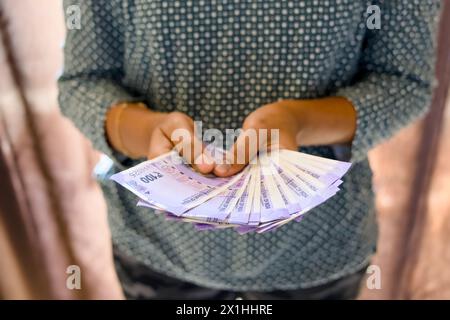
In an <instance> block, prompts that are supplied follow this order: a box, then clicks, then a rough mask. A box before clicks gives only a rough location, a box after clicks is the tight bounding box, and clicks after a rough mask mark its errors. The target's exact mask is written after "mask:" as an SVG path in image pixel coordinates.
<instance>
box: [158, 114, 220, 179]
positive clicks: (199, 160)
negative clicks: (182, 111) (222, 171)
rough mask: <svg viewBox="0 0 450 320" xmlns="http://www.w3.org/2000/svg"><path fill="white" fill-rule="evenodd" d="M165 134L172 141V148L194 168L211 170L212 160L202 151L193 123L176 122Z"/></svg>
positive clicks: (203, 170)
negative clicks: (175, 125)
mask: <svg viewBox="0 0 450 320" xmlns="http://www.w3.org/2000/svg"><path fill="white" fill-rule="evenodd" d="M191 121H192V120H191ZM163 131H164V129H163ZM165 134H166V136H169V134H170V138H169V139H170V141H171V142H172V145H173V148H174V149H175V150H176V151H177V152H178V153H179V154H180V155H181V156H182V157H183V158H184V159H185V160H186V162H187V163H189V164H190V165H191V166H192V167H193V168H194V169H195V170H197V171H199V172H201V173H204V174H206V173H210V172H212V171H213V169H214V161H213V160H212V158H211V157H210V156H209V155H207V154H206V152H205V151H204V146H203V143H202V142H201V141H200V140H199V139H198V138H197V137H195V133H194V125H193V123H190V122H184V123H178V125H177V127H176V128H172V127H169V128H168V130H167V132H165Z"/></svg>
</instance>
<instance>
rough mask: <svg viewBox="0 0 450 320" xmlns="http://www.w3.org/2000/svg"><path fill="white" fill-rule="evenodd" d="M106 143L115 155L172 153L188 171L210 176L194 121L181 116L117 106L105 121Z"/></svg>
mask: <svg viewBox="0 0 450 320" xmlns="http://www.w3.org/2000/svg"><path fill="white" fill-rule="evenodd" d="M106 133H107V135H108V139H109V142H110V143H111V145H112V146H113V147H114V148H115V149H116V150H118V151H119V152H121V153H123V154H125V155H127V156H129V157H132V158H142V157H147V158H148V159H153V158H156V157H158V156H160V155H162V154H165V153H167V152H170V151H171V150H176V151H177V152H178V153H179V154H180V155H181V156H182V157H183V158H185V159H186V161H187V162H188V163H189V164H191V165H192V167H193V168H194V169H195V170H197V171H199V172H201V173H204V174H207V173H211V172H212V171H213V170H214V168H215V165H214V161H213V160H212V158H211V157H210V156H208V155H207V154H206V153H205V151H204V146H203V143H202V142H201V141H200V140H199V139H198V138H197V137H195V134H194V121H193V120H192V119H191V118H190V117H189V116H188V115H186V114H184V113H181V112H169V113H165V112H156V111H152V110H150V109H148V108H147V107H145V105H143V104H135V103H128V104H119V105H116V106H113V107H111V109H110V110H109V111H108V113H107V117H106Z"/></svg>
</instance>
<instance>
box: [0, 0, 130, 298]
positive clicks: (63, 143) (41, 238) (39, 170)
mask: <svg viewBox="0 0 450 320" xmlns="http://www.w3.org/2000/svg"><path fill="white" fill-rule="evenodd" d="M0 6H1V9H2V11H3V13H4V15H5V17H6V21H7V28H6V32H7V33H8V35H9V39H10V40H11V44H12V46H11V49H12V50H11V51H12V52H13V57H14V60H15V61H16V65H17V66H18V68H19V76H20V86H19V87H18V86H17V83H15V81H14V77H13V75H12V71H11V70H12V68H11V65H8V63H7V62H6V56H5V54H6V51H5V48H4V46H3V45H2V46H1V47H0V62H1V71H0V74H1V77H0V107H1V109H0V111H1V113H0V115H1V118H2V119H1V120H2V125H3V126H2V127H1V128H0V129H2V130H0V133H1V136H0V139H1V140H0V141H1V151H2V152H3V153H4V155H5V156H6V159H7V161H6V162H7V163H9V169H10V171H11V174H12V176H13V178H14V179H15V180H16V181H18V183H16V184H15V186H16V190H15V191H16V193H17V195H18V199H19V200H20V203H22V205H21V206H22V209H23V215H24V216H23V217H18V216H17V217H15V216H14V215H15V214H16V213H15V212H0V213H1V214H2V215H1V216H0V229H1V227H2V217H3V219H4V220H5V221H6V220H8V219H9V220H8V221H9V223H11V221H14V219H15V218H17V221H20V219H19V218H21V219H22V221H23V222H24V223H25V224H26V225H25V226H24V229H25V232H26V235H27V237H26V239H17V237H15V235H14V234H13V233H14V232H13V231H12V230H8V229H7V228H6V227H5V226H3V228H4V229H6V231H9V233H11V234H10V240H12V241H13V242H14V240H16V241H21V242H25V244H23V247H25V248H26V249H27V250H29V251H27V252H28V256H27V255H26V253H24V252H20V253H16V255H17V257H16V258H17V259H18V264H19V265H20V262H21V261H22V262H23V261H25V260H30V259H31V256H33V257H34V258H35V259H37V260H39V261H37V262H36V261H35V263H36V265H37V266H40V267H42V269H40V270H35V271H34V274H28V273H26V272H23V277H24V278H25V279H24V280H23V282H25V283H26V282H27V280H28V281H31V282H32V283H33V281H34V282H36V283H40V286H37V285H36V286H34V288H37V287H39V288H40V289H39V290H32V289H33V288H32V287H33V284H27V285H25V286H24V288H25V289H23V290H20V289H18V287H17V285H14V282H13V279H11V277H10V275H11V273H10V274H9V276H8V274H5V273H2V274H1V275H0V296H2V297H3V298H11V299H16V298H50V299H72V298H83V299H120V298H123V294H122V290H121V287H120V284H119V281H118V278H117V275H116V273H115V269H114V264H113V257H112V243H111V236H110V231H109V228H108V221H107V209H106V204H105V201H104V199H103V197H102V193H101V189H100V188H99V186H98V185H97V183H96V182H95V180H94V179H93V178H92V170H93V167H94V165H95V163H96V161H97V160H98V154H97V153H96V152H95V151H94V150H93V149H92V147H91V145H90V143H89V142H88V141H87V140H86V139H85V138H84V137H82V136H81V134H80V133H79V132H78V130H77V129H76V128H75V127H74V126H73V125H72V124H71V123H70V122H69V121H68V120H67V119H65V118H63V117H62V116H61V115H60V113H59V109H58V104H57V87H56V79H57V76H58V74H59V72H60V70H61V68H62V61H63V56H62V50H61V47H62V44H63V39H64V30H65V26H64V19H63V9H62V5H61V1H54V0H41V1H35V0H21V1H15V0H2V2H1V4H0ZM21 91H22V92H24V95H25V100H26V102H27V103H23V99H21V96H20V94H19V93H20V92H21ZM27 104H28V109H27V106H26V105H27ZM17 186H20V189H18V188H17ZM17 215H19V212H17ZM3 223H5V225H6V222H4V221H3ZM14 227H16V228H18V229H20V227H21V226H19V225H18V224H17V223H16V224H15V225H14ZM27 240H28V241H27ZM0 241H1V239H0ZM27 245H28V247H27ZM13 246H17V243H13ZM1 249H2V247H1V246H0V250H1ZM36 253H37V254H36ZM1 260H2V259H0V269H1V268H2V266H3V265H6V266H8V263H9V266H10V267H11V264H12V263H11V261H9V262H8V261H6V262H3V263H2V262H1ZM70 265H76V266H79V267H80V270H81V289H80V290H69V289H68V288H67V286H66V280H67V278H68V276H69V274H66V269H67V268H68V267H69V266H70ZM16 267H17V268H19V267H18V266H16ZM23 268H24V269H25V270H26V269H27V266H23ZM28 271H29V270H28ZM16 273H17V274H19V272H16ZM38 278H42V279H44V280H43V281H40V280H42V279H38ZM42 284H44V287H43V286H42ZM27 286H28V287H31V288H29V290H28V291H27V288H26V287H27Z"/></svg>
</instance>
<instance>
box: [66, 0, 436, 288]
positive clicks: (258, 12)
mask: <svg viewBox="0 0 450 320" xmlns="http://www.w3.org/2000/svg"><path fill="white" fill-rule="evenodd" d="M438 3H439V1H432V0H397V1H365V0H364V1H362V0H320V1H319V0H308V1H306V0H305V1H300V0H299V1H279V0H261V1H248V0H247V1H246V0H184V1H181V0H172V1H166V0H128V1H125V0H110V1H106V0H85V1H82V2H80V1H76V0H66V1H65V5H66V6H68V5H72V4H77V5H80V8H81V13H82V21H81V25H82V28H81V29H80V30H70V31H68V34H67V41H66V45H65V57H66V60H65V70H64V74H63V76H62V77H61V79H60V105H61V109H62V112H63V113H64V114H65V115H67V116H68V117H70V118H71V119H72V120H73V121H74V122H75V124H76V125H77V126H78V127H79V128H80V130H81V131H82V132H83V133H84V134H85V135H86V136H87V137H88V138H89V139H91V140H92V142H93V143H94V145H95V147H96V148H98V149H99V150H101V151H103V152H105V153H107V154H108V155H109V156H111V157H112V158H113V159H115V160H116V163H117V165H118V168H123V167H124V163H125V162H121V159H120V155H118V154H117V153H116V152H114V151H113V150H111V149H110V147H109V145H108V143H107V142H106V139H105V133H104V129H103V128H104V119H105V113H106V111H107V109H108V107H109V106H111V105H112V104H114V103H117V102H119V101H143V102H145V103H146V104H147V105H148V106H149V107H150V108H153V109H155V110H160V111H173V110H177V111H181V112H185V113H187V114H188V115H190V116H191V117H193V118H194V119H195V120H201V121H203V128H204V129H208V128H216V129H219V130H222V131H223V130H225V129H237V128H240V127H241V124H242V122H243V120H244V119H245V117H246V116H247V115H248V114H249V113H250V112H252V111H253V110H255V109H256V108H258V107H260V106H262V105H264V104H267V103H271V102H273V101H276V100H278V99H287V98H291V99H311V98H317V97H324V96H330V95H337V96H344V97H347V98H348V99H349V100H351V101H352V103H353V104H354V106H355V108H356V110H357V113H358V129H357V132H356V136H355V139H354V141H353V145H352V161H353V162H354V165H353V167H352V169H351V171H350V173H349V174H348V175H347V176H346V177H345V179H344V180H345V181H344V184H343V189H342V190H341V191H340V192H339V193H338V195H336V196H335V197H334V198H332V199H331V200H330V201H328V202H326V203H325V204H323V205H321V206H320V207H318V208H316V209H314V210H313V211H311V212H310V213H309V214H307V215H306V216H305V217H304V219H303V220H302V221H301V222H300V223H289V224H287V225H285V226H283V227H282V228H280V229H278V230H276V231H274V232H269V233H267V234H261V235H258V234H248V235H238V234H237V233H235V232H234V231H232V230H218V231H206V232H199V231H197V230H194V228H193V226H192V225H189V224H183V223H177V222H174V221H166V220H164V218H162V217H161V216H160V215H157V214H153V213H151V212H149V210H148V209H145V210H144V209H141V208H136V206H135V204H136V198H135V197H134V196H133V195H131V194H130V193H129V192H128V191H126V190H124V189H122V188H121V187H119V186H117V185H115V184H114V183H113V182H110V181H102V186H103V190H104V194H105V197H106V199H107V202H108V206H109V217H110V225H111V229H112V235H113V240H114V243H115V245H116V246H117V248H118V249H119V250H121V251H123V252H124V253H125V254H128V255H129V256H132V257H134V258H135V259H137V260H139V261H140V262H142V263H144V264H146V265H147V266H149V267H150V268H152V269H154V270H157V271H159V272H162V273H164V274H167V275H170V276H173V277H176V278H179V279H182V280H187V281H191V282H194V283H197V284H200V285H203V286H207V287H213V288H221V289H231V290H274V289H295V288H301V287H311V286H315V285H320V284H323V283H326V282H329V281H331V280H333V279H337V278H339V277H342V276H345V275H348V274H350V273H353V272H355V271H357V270H358V269H360V268H361V267H362V266H363V265H365V264H366V263H368V261H369V259H370V257H371V255H372V254H373V252H374V249H375V245H376V233H377V232H376V223H375V215H374V210H373V204H372V202H373V193H372V190H371V171H370V168H369V164H368V162H367V151H368V150H369V149H370V148H372V147H374V146H375V145H376V144H378V143H380V142H381V141H383V140H384V139H387V138H389V137H390V136H392V135H393V134H394V133H395V132H396V131H397V130H398V129H400V128H401V127H403V126H405V125H406V124H408V123H409V122H410V121H412V120H413V119H414V118H416V117H417V116H419V115H421V114H423V113H424V111H425V110H426V107H427V105H428V103H429V101H430V96H431V89H432V85H433V66H434V60H433V55H434V49H435V43H434V34H435V32H436V20H437V19H436V17H437V12H438V6H439V5H438ZM370 4H377V5H379V6H380V8H381V14H382V15H381V29H380V30H377V29H374V30H369V29H367V27H366V19H367V13H366V10H367V7H368V6H369V5H370ZM305 150H306V151H307V152H310V153H313V154H318V155H321V156H327V157H334V154H333V152H332V149H331V148H330V147H320V148H308V149H305ZM126 163H127V165H130V164H132V162H130V161H128V160H127V161H126ZM168 192H170V191H169V190H168Z"/></svg>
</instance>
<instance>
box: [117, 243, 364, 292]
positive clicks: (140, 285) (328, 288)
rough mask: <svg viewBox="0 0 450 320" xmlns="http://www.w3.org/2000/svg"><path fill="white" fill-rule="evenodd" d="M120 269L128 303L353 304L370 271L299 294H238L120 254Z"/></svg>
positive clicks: (118, 268)
mask: <svg viewBox="0 0 450 320" xmlns="http://www.w3.org/2000/svg"><path fill="white" fill-rule="evenodd" d="M114 259H115V263H116V269H117V272H118V275H119V278H120V281H121V283H122V287H123V290H124V292H125V296H126V297H127V298H128V299H180V300H184V299H194V300H197V299H198V300H234V299H237V298H242V299H246V300H277V299H289V300H351V299H355V298H356V297H357V295H358V292H359V288H360V285H361V282H362V280H363V278H364V275H365V271H366V268H363V269H362V270H360V271H358V272H357V273H354V274H352V275H349V276H346V277H344V278H340V279H338V280H335V281H332V282H329V283H327V284H324V285H321V286H317V287H312V288H307V289H298V290H286V291H281V290H280V291H271V292H252V291H248V292H235V291H228V290H220V289H210V288H205V287H201V286H197V285H195V284H192V283H189V282H185V281H181V280H178V279H175V278H171V277H168V276H166V275H162V274H160V273H158V272H155V271H153V270H151V269H149V268H148V267H146V266H144V265H142V264H140V263H137V262H136V261H134V260H133V259H130V258H129V257H126V256H124V255H123V254H121V253H118V252H117V251H116V252H115V254H114Z"/></svg>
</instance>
